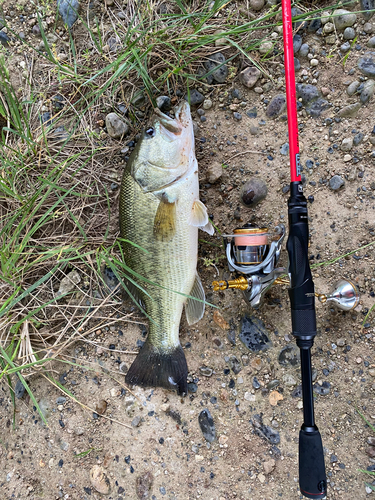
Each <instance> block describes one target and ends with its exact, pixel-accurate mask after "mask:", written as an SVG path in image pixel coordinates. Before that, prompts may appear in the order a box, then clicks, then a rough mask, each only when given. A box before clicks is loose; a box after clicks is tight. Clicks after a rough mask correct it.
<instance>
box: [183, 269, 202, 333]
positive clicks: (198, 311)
mask: <svg viewBox="0 0 375 500" xmlns="http://www.w3.org/2000/svg"><path fill="white" fill-rule="evenodd" d="M189 295H191V297H194V298H189V299H188V300H187V302H186V304H185V314H186V319H187V322H188V323H189V325H194V323H197V322H198V321H199V320H200V319H202V318H203V314H204V307H205V299H206V296H205V293H204V289H203V285H202V282H201V279H200V277H199V276H198V273H196V275H195V281H194V285H193V288H192V289H191V291H190V294H189ZM195 299H199V300H195Z"/></svg>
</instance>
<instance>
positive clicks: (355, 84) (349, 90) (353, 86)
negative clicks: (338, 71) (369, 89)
mask: <svg viewBox="0 0 375 500" xmlns="http://www.w3.org/2000/svg"><path fill="white" fill-rule="evenodd" d="M359 86H360V82H359V81H358V80H355V81H354V82H352V83H351V84H350V85H348V87H347V89H346V93H347V94H348V95H349V96H352V95H353V94H355V92H356V91H357V89H358V87H359Z"/></svg>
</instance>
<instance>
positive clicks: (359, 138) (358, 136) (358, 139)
mask: <svg viewBox="0 0 375 500" xmlns="http://www.w3.org/2000/svg"><path fill="white" fill-rule="evenodd" d="M364 137H365V136H364V134H362V132H358V134H356V135H355V136H354V138H353V144H354V146H359V144H361V142H362V141H363V139H364Z"/></svg>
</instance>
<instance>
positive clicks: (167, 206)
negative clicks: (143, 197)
mask: <svg viewBox="0 0 375 500" xmlns="http://www.w3.org/2000/svg"><path fill="white" fill-rule="evenodd" d="M175 233H176V203H175V202H172V203H169V202H168V201H166V200H164V199H161V200H160V203H159V206H158V209H157V211H156V214H155V219H154V236H155V238H156V239H157V240H159V241H170V240H171V239H172V238H173V236H174V235H175Z"/></svg>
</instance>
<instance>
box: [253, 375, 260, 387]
mask: <svg viewBox="0 0 375 500" xmlns="http://www.w3.org/2000/svg"><path fill="white" fill-rule="evenodd" d="M253 387H254V389H260V383H259V380H258V379H257V378H256V377H254V378H253Z"/></svg>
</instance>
